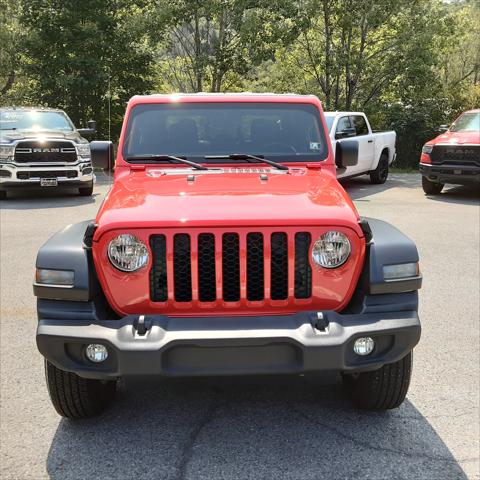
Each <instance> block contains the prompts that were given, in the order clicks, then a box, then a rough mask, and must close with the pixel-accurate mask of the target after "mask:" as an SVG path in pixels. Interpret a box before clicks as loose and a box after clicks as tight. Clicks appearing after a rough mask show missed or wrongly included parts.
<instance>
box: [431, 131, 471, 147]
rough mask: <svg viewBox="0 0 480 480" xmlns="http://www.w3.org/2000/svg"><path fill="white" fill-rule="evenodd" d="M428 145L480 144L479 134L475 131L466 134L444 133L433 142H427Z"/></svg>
mask: <svg viewBox="0 0 480 480" xmlns="http://www.w3.org/2000/svg"><path fill="white" fill-rule="evenodd" d="M427 143H428V144H429V145H435V144H437V143H446V144H452V145H461V144H464V143H466V144H474V145H479V144H480V133H479V132H475V131H468V132H450V131H448V132H445V133H442V134H441V135H439V136H438V137H435V138H434V139H433V140H430V141H429V142H427Z"/></svg>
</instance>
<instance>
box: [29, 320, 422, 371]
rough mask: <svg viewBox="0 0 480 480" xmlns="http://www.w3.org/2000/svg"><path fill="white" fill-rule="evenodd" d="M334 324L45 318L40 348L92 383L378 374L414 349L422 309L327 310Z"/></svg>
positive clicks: (40, 329)
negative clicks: (365, 344)
mask: <svg viewBox="0 0 480 480" xmlns="http://www.w3.org/2000/svg"><path fill="white" fill-rule="evenodd" d="M323 315H324V318H325V319H326V320H327V323H328V326H327V327H326V328H325V329H324V330H323V331H322V330H319V329H317V328H314V327H313V325H312V319H314V318H316V316H317V313H316V312H299V313H296V314H293V315H283V316H259V317H222V318H219V317H210V318H205V317H199V318H173V317H166V316H162V315H151V316H148V317H146V323H147V324H149V325H150V328H149V330H148V331H147V333H146V334H145V335H139V334H138V331H137V330H136V328H135V322H136V321H138V316H128V317H124V318H122V319H119V320H106V321H96V322H95V323H92V322H86V321H85V320H59V319H52V320H49V319H41V320H40V321H39V324H38V329H37V345H38V349H39V350H40V352H41V353H42V355H43V356H44V357H46V358H47V359H48V360H49V361H50V362H51V363H53V364H54V365H56V366H57V367H59V368H61V369H63V370H67V371H70V372H74V373H77V374H78V375H80V376H82V377H86V378H97V379H113V378H118V377H123V376H144V375H165V376H201V375H244V374H273V373H275V374H277V373H302V372H318V371H339V372H356V371H365V370H374V369H377V368H380V367H381V366H383V365H384V364H387V363H392V362H395V361H397V360H399V359H401V358H402V357H403V356H405V355H406V354H407V353H408V352H410V351H411V350H412V349H413V347H414V346H415V345H416V344H417V343H418V341H419V339H420V330H421V328H420V321H419V318H418V315H417V312H416V311H400V312H385V313H368V314H351V315H344V314H339V313H336V312H333V311H327V312H323ZM362 336H371V337H372V338H373V339H374V340H375V342H376V347H375V350H374V351H373V352H372V353H371V354H370V355H368V356H365V357H361V356H358V355H356V354H355V353H354V352H353V348H352V347H353V342H354V340H355V339H356V338H359V337H362ZM89 343H101V344H103V345H105V346H106V347H107V348H108V351H109V356H108V358H107V360H105V362H103V363H100V364H94V363H92V362H90V361H89V360H88V359H87V358H86V357H85V353H84V352H85V347H86V346H87V345H88V344H89Z"/></svg>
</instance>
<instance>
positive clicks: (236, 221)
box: [95, 167, 363, 239]
mask: <svg viewBox="0 0 480 480" xmlns="http://www.w3.org/2000/svg"><path fill="white" fill-rule="evenodd" d="M175 170H177V171H178V174H177V173H175V174H172V173H173V172H174V171H175ZM253 170H254V169H249V171H248V172H245V169H228V170H227V171H226V173H203V172H194V173H192V172H191V171H188V172H186V171H185V170H184V169H175V168H168V167H166V168H164V167H154V168H152V167H150V168H147V169H146V170H143V171H129V170H127V169H123V168H122V170H121V171H120V172H118V171H117V174H116V179H115V183H114V186H113V188H112V190H111V191H110V193H109V194H108V196H107V198H106V199H105V201H104V203H103V205H102V207H101V208H100V210H99V212H98V215H97V219H96V222H97V224H98V226H99V228H98V229H97V232H96V235H95V237H96V239H99V238H100V237H101V235H102V234H103V233H104V232H106V231H108V230H112V229H128V228H148V227H162V226H168V227H181V228H184V227H185V226H191V227H195V226H209V227H214V226H241V225H265V226H267V225H285V226H287V225H336V226H345V227H350V228H353V229H354V230H355V231H356V232H357V233H358V235H359V236H363V235H362V232H361V229H360V228H359V226H358V214H357V211H356V209H355V207H354V205H353V203H352V201H351V200H350V198H349V196H348V195H347V194H346V192H345V191H344V189H343V188H342V187H341V186H340V184H339V183H338V182H337V180H336V178H335V176H334V174H333V173H331V172H330V171H329V170H326V169H322V170H319V169H308V168H295V169H291V170H290V171H289V173H284V172H275V171H274V172H272V173H270V172H271V171H270V170H269V169H262V171H265V172H268V180H262V179H261V178H260V173H259V169H256V170H257V171H256V172H254V173H253ZM189 175H194V176H195V179H194V180H193V181H191V180H190V181H189V179H188V176H189Z"/></svg>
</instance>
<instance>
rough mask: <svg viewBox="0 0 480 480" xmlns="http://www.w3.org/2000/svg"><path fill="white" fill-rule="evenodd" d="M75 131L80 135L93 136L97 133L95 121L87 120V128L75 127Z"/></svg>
mask: <svg viewBox="0 0 480 480" xmlns="http://www.w3.org/2000/svg"><path fill="white" fill-rule="evenodd" d="M77 132H78V133H79V134H80V135H81V136H82V137H93V135H95V134H96V133H97V122H96V121H95V120H89V121H88V122H87V128H77Z"/></svg>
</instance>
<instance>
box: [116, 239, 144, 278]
mask: <svg viewBox="0 0 480 480" xmlns="http://www.w3.org/2000/svg"><path fill="white" fill-rule="evenodd" d="M148 257H149V254H148V249H147V247H146V245H145V244H144V243H143V242H142V241H141V240H139V239H138V238H137V237H135V236H134V235H130V234H126V233H125V234H122V235H119V236H118V237H115V238H114V239H113V240H112V241H111V242H110V243H109V244H108V258H109V259H110V262H112V265H113V266H114V267H115V268H118V270H121V271H122V272H135V271H136V270H140V269H141V268H142V267H144V266H145V265H146V264H147V263H148Z"/></svg>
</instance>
